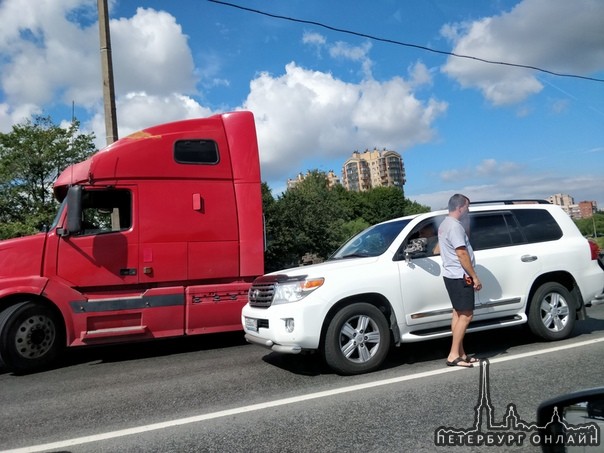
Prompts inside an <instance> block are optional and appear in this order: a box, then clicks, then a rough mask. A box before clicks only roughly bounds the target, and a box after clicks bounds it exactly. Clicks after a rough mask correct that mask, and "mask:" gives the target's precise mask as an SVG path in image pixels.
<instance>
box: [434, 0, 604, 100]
mask: <svg viewBox="0 0 604 453" xmlns="http://www.w3.org/2000/svg"><path fill="white" fill-rule="evenodd" d="M602 17H604V2H602V1H600V0H575V1H572V2H569V1H567V0H524V1H522V2H521V3H519V4H518V5H517V6H516V7H515V8H513V9H512V10H511V11H509V12H506V13H502V14H501V15H499V16H494V17H490V18H484V19H482V20H479V21H475V22H472V23H469V24H449V25H447V26H445V27H443V28H442V30H441V34H442V35H443V36H445V37H447V38H449V39H451V40H452V41H453V43H454V48H453V50H452V52H454V53H456V54H461V55H471V56H474V57H479V58H484V59H487V60H491V61H500V62H508V63H515V64H522V65H529V66H535V67H540V68H543V69H547V70H550V71H555V72H563V73H574V74H579V75H588V74H591V73H593V72H595V71H599V70H602V69H604V27H603V25H602ZM442 70H443V72H445V73H446V74H448V75H449V76H450V77H452V78H454V79H456V80H457V81H458V82H459V83H460V84H461V86H462V87H464V88H478V89H479V90H480V91H481V92H482V94H483V96H484V97H485V98H486V99H487V100H488V101H489V102H491V103H492V104H494V105H507V104H513V103H517V102H520V101H522V100H524V99H526V98H527V97H529V96H531V95H533V94H535V93H538V92H539V91H541V89H542V88H543V86H542V84H541V83H540V81H539V80H538V76H539V75H540V73H538V72H536V71H533V70H527V69H520V68H513V67H509V66H504V65H493V64H486V63H480V62H477V61H474V60H469V59H463V58H456V57H449V58H448V60H447V63H446V64H445V65H444V66H443V68H442Z"/></svg>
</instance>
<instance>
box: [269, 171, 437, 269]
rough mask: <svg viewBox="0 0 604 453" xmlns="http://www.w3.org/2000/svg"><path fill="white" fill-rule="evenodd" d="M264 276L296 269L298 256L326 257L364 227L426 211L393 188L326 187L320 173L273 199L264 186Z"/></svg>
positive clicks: (300, 258)
mask: <svg viewBox="0 0 604 453" xmlns="http://www.w3.org/2000/svg"><path fill="white" fill-rule="evenodd" d="M263 207H264V214H265V225H266V233H267V251H266V254H265V268H266V270H267V272H270V271H274V270H279V269H285V268H288V267H292V266H297V265H298V264H299V263H300V262H302V261H303V257H305V256H308V255H311V256H313V257H316V258H318V259H320V260H323V259H326V258H328V257H329V256H330V255H331V254H332V253H333V252H334V251H335V250H336V249H337V248H338V247H339V246H340V245H341V244H342V243H343V242H344V241H345V240H347V239H348V238H350V237H351V236H353V235H355V234H356V233H358V232H360V231H362V230H364V229H365V228H367V227H368V226H370V225H372V224H375V223H378V222H382V221H384V220H388V219H392V218H395V217H400V216H403V215H407V214H415V213H419V212H427V211H429V208H427V207H426V206H422V205H419V204H417V203H415V202H410V201H409V200H406V199H405V198H404V196H403V192H402V191H401V190H400V189H397V188H386V187H383V188H377V189H372V190H369V191H366V192H360V193H359V192H349V191H347V190H345V189H344V188H343V187H342V186H335V187H329V186H328V182H327V177H326V174H325V173H324V172H321V171H319V170H312V171H309V172H308V174H307V176H306V178H305V179H304V180H302V181H301V182H300V183H298V185H297V186H296V187H294V188H292V189H288V190H287V191H285V192H284V193H283V194H281V195H280V196H279V197H278V198H277V199H276V200H275V199H274V198H273V197H272V195H271V194H270V189H269V188H268V186H266V185H265V184H263Z"/></svg>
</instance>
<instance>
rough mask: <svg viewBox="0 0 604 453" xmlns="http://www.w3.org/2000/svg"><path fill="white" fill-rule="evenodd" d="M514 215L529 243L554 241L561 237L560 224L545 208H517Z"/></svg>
mask: <svg viewBox="0 0 604 453" xmlns="http://www.w3.org/2000/svg"><path fill="white" fill-rule="evenodd" d="M514 215H515V216H516V219H518V223H519V224H520V226H521V228H522V232H523V233H524V236H525V237H526V240H527V241H528V242H529V243H533V242H546V241H555V240H558V239H560V238H561V237H562V230H561V229H560V226H559V225H558V223H557V222H556V220H555V219H554V218H553V217H552V215H551V214H550V213H549V212H548V211H546V210H545V209H517V210H515V211H514Z"/></svg>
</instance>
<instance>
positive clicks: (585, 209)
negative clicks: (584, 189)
mask: <svg viewBox="0 0 604 453" xmlns="http://www.w3.org/2000/svg"><path fill="white" fill-rule="evenodd" d="M597 210H598V204H597V203H596V202H595V201H580V202H579V213H580V216H581V218H582V219H589V218H591V217H592V216H593V215H594V214H595V212H596V211H597Z"/></svg>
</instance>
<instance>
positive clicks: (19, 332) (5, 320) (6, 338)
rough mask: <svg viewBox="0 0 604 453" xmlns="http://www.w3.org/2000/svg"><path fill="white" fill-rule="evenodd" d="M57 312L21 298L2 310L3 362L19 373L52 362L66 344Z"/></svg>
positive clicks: (0, 356)
mask: <svg viewBox="0 0 604 453" xmlns="http://www.w3.org/2000/svg"><path fill="white" fill-rule="evenodd" d="M63 338H64V333H63V328H62V326H61V324H60V323H59V319H58V317H57V315H56V314H55V312H54V311H53V310H51V309H50V308H48V307H45V306H43V305H40V304H37V303H35V302H30V301H26V302H19V303H17V304H15V305H11V306H10V307H8V308H6V309H4V311H2V312H0V362H2V363H4V365H5V366H6V368H7V369H8V370H10V371H12V372H14V373H16V374H23V373H28V372H32V371H36V370H39V369H41V368H43V367H45V366H47V365H48V364H49V363H51V362H52V361H53V360H54V359H55V358H56V357H57V355H58V354H59V352H60V351H61V350H62V348H63V346H64V343H65V342H64V340H63Z"/></svg>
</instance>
